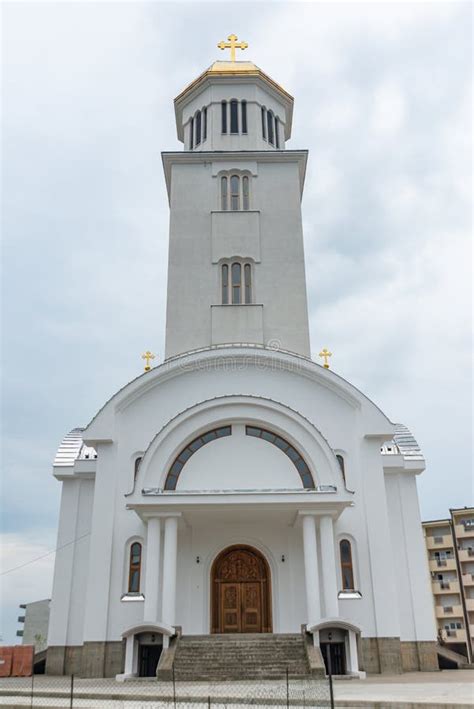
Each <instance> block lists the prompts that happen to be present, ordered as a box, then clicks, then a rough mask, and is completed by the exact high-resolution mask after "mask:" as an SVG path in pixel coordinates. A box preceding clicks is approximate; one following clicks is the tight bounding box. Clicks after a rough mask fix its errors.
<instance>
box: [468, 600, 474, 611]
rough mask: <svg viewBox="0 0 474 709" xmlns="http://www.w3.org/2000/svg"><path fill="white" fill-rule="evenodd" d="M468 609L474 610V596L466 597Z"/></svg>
mask: <svg viewBox="0 0 474 709" xmlns="http://www.w3.org/2000/svg"><path fill="white" fill-rule="evenodd" d="M466 610H468V611H474V598H466Z"/></svg>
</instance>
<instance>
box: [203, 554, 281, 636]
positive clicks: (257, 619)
mask: <svg viewBox="0 0 474 709" xmlns="http://www.w3.org/2000/svg"><path fill="white" fill-rule="evenodd" d="M212 589H213V590H212V602H211V604H212V607H211V611H212V632H213V633H269V632H271V600H270V576H269V573H268V566H267V563H266V561H265V559H264V558H263V556H262V555H261V554H260V552H258V551H257V550H256V549H252V548H251V547H246V546H238V547H237V546H235V547H230V548H229V549H226V550H225V551H224V552H222V554H221V555H220V556H219V557H218V558H217V559H216V562H215V563H214V566H213V582H212Z"/></svg>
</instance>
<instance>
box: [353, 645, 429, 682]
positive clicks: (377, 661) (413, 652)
mask: <svg viewBox="0 0 474 709" xmlns="http://www.w3.org/2000/svg"><path fill="white" fill-rule="evenodd" d="M359 667H360V668H361V670H365V672H367V673H368V674H401V673H402V672H436V671H437V670H438V656H437V653H436V642H434V641H433V642H431V641H424V642H418V641H414V640H413V641H406V640H405V641H400V638H360V643H359Z"/></svg>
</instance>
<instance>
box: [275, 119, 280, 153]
mask: <svg viewBox="0 0 474 709" xmlns="http://www.w3.org/2000/svg"><path fill="white" fill-rule="evenodd" d="M279 123H280V121H279V120H278V118H277V117H276V116H275V145H276V147H277V148H279V147H280V130H279V129H280V125H279Z"/></svg>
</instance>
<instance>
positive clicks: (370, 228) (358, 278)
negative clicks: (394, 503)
mask: <svg viewBox="0 0 474 709" xmlns="http://www.w3.org/2000/svg"><path fill="white" fill-rule="evenodd" d="M470 15H471V7H470V4H469V3H457V2H436V3H424V2H421V3H420V2H419V3H408V2H400V3H385V2H378V3H375V4H374V3H357V2H351V3H338V2H334V1H332V2H330V3H299V2H281V3H280V2H271V3H266V2H254V3H249V2H240V3H235V2H232V3H227V2H223V1H221V2H219V3H203V2H193V3H185V2H174V3H161V2H148V3H141V2H134V3H131V2H130V3H127V2H122V3H115V2H102V3H89V2H75V3H70V2H64V3H41V2H35V3H11V4H8V3H6V4H4V5H3V42H4V44H3V56H2V59H3V68H4V74H3V107H4V124H3V131H2V138H3V156H4V169H3V181H2V188H3V189H2V200H3V210H2V227H3V233H4V235H5V239H4V246H3V254H2V266H3V288H4V290H3V315H2V334H3V371H4V383H3V405H4V409H3V424H4V427H3V520H2V521H3V533H2V548H3V554H4V568H5V569H10V568H12V567H17V566H19V565H21V564H26V565H25V566H24V567H23V568H21V569H19V570H16V571H14V572H11V573H9V574H6V575H4V576H3V582H4V587H3V615H4V617H3V630H2V633H3V638H4V641H6V642H11V641H13V640H14V636H15V630H16V628H17V627H18V626H17V624H16V616H17V615H18V613H17V606H18V604H19V603H21V602H27V601H31V600H36V599H38V598H42V597H46V596H48V595H49V594H50V591H51V578H52V568H53V563H54V555H49V556H46V557H45V558H44V559H42V560H40V561H36V562H35V563H27V562H30V561H31V560H33V559H36V558H38V557H40V556H42V555H43V554H46V553H47V552H48V551H50V550H52V549H54V547H55V537H56V527H57V517H58V508H59V499H60V484H59V483H58V482H56V481H55V480H54V478H53V477H52V475H51V461H52V459H53V456H54V453H55V449H56V447H57V445H58V443H59V442H60V440H61V438H62V437H63V435H64V434H65V433H66V432H67V431H69V430H70V429H71V428H73V427H74V426H80V425H85V424H86V423H87V422H88V421H89V420H90V418H91V417H92V416H93V415H94V413H95V412H96V411H97V409H98V408H99V407H100V406H101V405H102V403H103V402H104V400H106V399H107V398H108V397H109V396H110V395H111V394H112V393H113V392H114V391H116V390H117V389H118V388H119V387H121V386H122V385H123V384H124V383H126V382H127V381H129V380H130V379H132V378H134V377H135V376H136V375H137V374H139V373H140V371H141V368H142V361H141V359H140V354H141V353H142V352H143V351H144V350H145V349H146V348H150V349H152V350H153V351H154V352H156V353H157V354H158V356H159V357H162V355H163V349H164V347H163V345H164V316H165V296H166V262H167V240H168V205H167V199H166V194H165V184H164V179H163V174H162V167H161V158H160V151H162V150H176V149H178V150H180V149H181V145H180V144H179V143H178V142H177V139H176V131H175V125H174V115H173V104H172V99H173V98H174V96H176V95H177V94H178V93H179V92H180V91H181V89H182V88H183V87H184V86H185V85H186V84H187V83H189V82H190V81H191V80H192V79H193V78H195V77H196V76H197V75H198V74H199V73H200V72H201V71H203V70H204V69H205V68H206V67H207V66H208V65H209V64H211V63H212V61H214V60H215V59H219V58H220V59H222V58H223V55H222V53H220V52H219V50H218V49H217V48H216V44H217V42H218V41H219V40H221V39H225V38H226V37H227V35H228V34H230V32H235V33H236V34H237V35H239V37H240V38H241V39H244V40H246V41H247V42H248V43H249V45H250V48H249V49H248V50H247V52H246V55H247V57H248V58H249V59H251V60H252V61H254V62H255V63H256V64H257V65H259V66H260V67H261V68H262V69H263V70H264V71H265V72H267V73H268V74H270V75H271V76H272V77H274V78H275V79H276V80H277V81H278V82H279V83H281V84H282V85H283V86H284V87H285V88H286V89H287V90H288V91H289V92H290V93H292V94H293V96H294V97H295V120H294V129H293V137H292V140H291V142H290V143H289V144H288V147H292V148H308V149H309V151H310V162H309V170H308V174H307V180H306V188H305V196H304V200H303V214H304V230H305V248H306V259H307V263H306V268H307V280H308V291H309V292H308V295H309V307H310V325H311V338H312V348H313V353H314V355H315V356H316V355H317V353H318V352H319V350H320V348H321V347H329V348H330V349H331V350H332V351H333V352H334V356H333V358H332V366H333V368H334V370H335V371H337V372H338V373H339V374H341V375H342V376H344V377H345V378H347V379H349V380H350V381H352V382H353V383H354V384H355V385H356V386H358V387H359V388H361V389H362V390H363V391H364V392H365V393H366V394H368V396H370V397H371V398H372V399H373V400H374V401H375V402H376V403H377V404H379V405H380V406H381V408H382V409H383V410H384V411H385V412H386V413H387V414H388V416H389V417H390V418H391V419H392V420H393V421H401V422H403V423H405V424H406V425H407V426H409V428H410V429H411V430H412V431H413V432H414V434H415V436H416V437H417V439H418V441H419V443H420V444H421V446H422V449H423V451H424V453H425V456H426V459H427V471H426V473H425V474H424V475H423V476H422V477H421V479H419V494H420V504H421V510H422V515H423V517H424V518H434V517H437V516H444V515H446V514H447V512H448V509H449V507H456V506H463V505H465V504H471V503H472V469H471V433H470V431H471V419H470V390H471V381H470V376H471V374H470V362H471V351H470V323H471V312H470V308H471V305H470V304H471V270H470V268H471V266H470V263H471V254H470V248H471V244H470V228H471V223H470V189H471V185H470V180H471V162H470V151H471V144H470V141H471V132H470V124H471V113H470V111H471V108H470V106H471V103H470V102H471V97H470V90H471V79H472V77H471V70H470V64H471V61H470V59H471V56H470V51H471V36H470V32H471V16H470Z"/></svg>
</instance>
